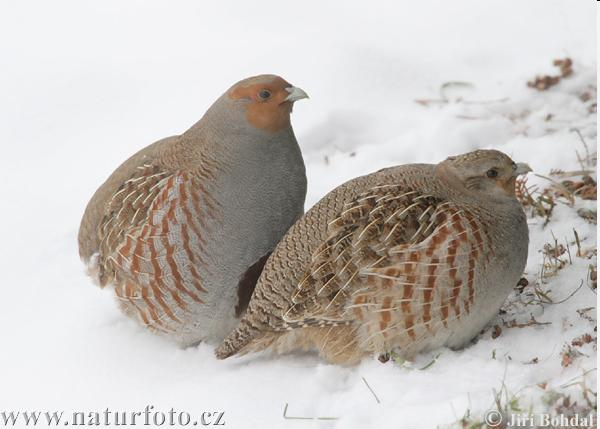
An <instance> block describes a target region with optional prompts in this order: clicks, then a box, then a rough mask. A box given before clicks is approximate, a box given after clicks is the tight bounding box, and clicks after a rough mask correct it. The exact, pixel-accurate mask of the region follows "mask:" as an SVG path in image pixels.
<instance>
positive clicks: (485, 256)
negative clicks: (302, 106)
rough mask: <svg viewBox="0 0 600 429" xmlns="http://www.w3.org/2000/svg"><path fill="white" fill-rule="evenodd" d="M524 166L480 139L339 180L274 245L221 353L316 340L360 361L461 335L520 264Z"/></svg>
mask: <svg viewBox="0 0 600 429" xmlns="http://www.w3.org/2000/svg"><path fill="white" fill-rule="evenodd" d="M529 170H530V169H529V167H528V166H527V165H526V164H515V163H514V162H513V161H512V160H511V159H510V158H509V157H508V156H506V155H505V154H503V153H501V152H498V151H495V150H478V151H475V152H470V153H467V154H464V155H459V156H454V157H450V158H448V159H446V160H445V161H443V162H441V163H439V164H437V165H429V164H413V165H404V166H398V167H392V168H387V169H384V170H381V171H378V172H376V173H373V174H369V175H367V176H363V177H359V178H356V179H353V180H351V181H349V182H347V183H345V184H343V185H341V186H340V187H338V188H336V189H335V190H333V191H332V192H330V193H329V194H328V195H326V196H325V197H324V198H323V199H322V200H321V201H319V202H318V203H317V204H316V205H315V206H314V207H313V208H312V209H311V210H310V211H308V212H307V213H306V214H305V215H304V216H303V217H302V218H301V219H300V220H299V221H298V222H296V224H295V225H294V226H293V227H292V228H290V230H289V231H288V233H287V234H286V235H285V236H284V238H283V239H282V241H281V242H280V243H279V245H278V246H277V247H276V248H275V250H274V252H273V254H272V255H271V256H270V258H269V259H268V260H267V263H266V265H265V268H264V270H263V272H262V274H261V277H260V278H259V280H258V283H257V286H256V289H255V291H254V294H253V296H252V299H251V300H250V305H249V307H248V311H247V312H246V314H245V316H244V317H243V319H242V320H241V322H240V324H239V326H238V328H237V329H236V330H235V331H234V332H232V333H231V334H230V335H229V337H228V338H227V339H226V340H225V341H224V342H223V343H222V344H221V345H220V346H219V347H218V349H217V350H216V354H217V357H218V358H220V359H225V358H227V357H229V356H231V355H233V354H236V353H240V354H243V353H246V352H249V351H257V350H261V349H265V348H270V349H272V350H274V351H275V352H278V353H282V352H286V351H289V350H294V349H316V350H317V351H318V352H319V354H320V355H321V356H322V357H323V358H325V359H326V360H328V361H330V362H334V363H354V362H356V361H358V360H359V359H360V358H362V357H363V356H365V355H369V354H384V353H388V352H390V351H392V350H394V351H397V352H398V353H399V354H400V355H401V356H404V357H407V358H409V357H412V356H414V355H415V354H416V353H418V352H420V351H426V350H430V349H433V348H437V347H441V346H448V347H453V348H457V347H460V346H463V345H465V344H466V343H467V342H468V341H469V340H471V339H472V338H473V337H474V336H476V335H477V334H478V333H479V332H480V331H481V329H482V328H483V327H484V326H485V325H486V324H487V323H488V322H489V321H490V320H491V319H492V318H493V317H494V316H495V315H496V314H497V312H498V310H499V308H500V306H501V305H502V303H503V302H504V300H505V299H506V297H507V295H508V294H509V292H510V291H511V290H512V288H513V287H514V285H516V283H517V281H518V279H519V277H520V275H521V274H522V272H523V269H524V267H525V263H526V260H527V247H528V241H529V238H528V229H527V223H526V218H525V214H524V212H523V209H522V208H521V205H520V204H519V202H518V201H517V199H516V197H515V178H516V177H517V175H519V174H522V173H525V172H527V171H529Z"/></svg>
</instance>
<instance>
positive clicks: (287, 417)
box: [283, 402, 339, 420]
mask: <svg viewBox="0 0 600 429" xmlns="http://www.w3.org/2000/svg"><path fill="white" fill-rule="evenodd" d="M287 410H288V403H287V402H286V403H285V407H283V418H284V419H287V420H337V419H338V418H339V417H300V416H288V415H287Z"/></svg>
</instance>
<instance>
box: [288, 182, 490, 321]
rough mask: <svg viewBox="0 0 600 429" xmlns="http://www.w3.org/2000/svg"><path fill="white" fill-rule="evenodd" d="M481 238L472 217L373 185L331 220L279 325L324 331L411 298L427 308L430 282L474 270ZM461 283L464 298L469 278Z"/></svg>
mask: <svg viewBox="0 0 600 429" xmlns="http://www.w3.org/2000/svg"><path fill="white" fill-rule="evenodd" d="M481 234H482V233H481V232H480V226H479V225H478V224H477V222H476V220H475V219H474V218H473V216H471V215H470V214H469V213H467V212H465V211H464V210H460V209H459V208H458V207H455V206H454V205H453V204H451V203H449V202H446V201H443V200H441V199H439V198H435V197H433V196H430V195H424V194H422V193H420V192H418V191H415V190H412V189H407V188H405V187H401V186H398V185H381V186H375V187H373V188H371V189H370V190H369V191H367V192H365V193H364V194H362V195H360V196H359V197H358V198H357V199H355V200H354V201H352V202H349V203H348V204H346V205H345V207H344V209H343V211H342V212H340V213H339V214H338V216H337V217H336V218H335V219H332V220H331V221H330V223H329V226H328V238H327V240H326V241H325V242H323V243H322V244H321V246H319V247H318V249H317V251H316V252H315V253H314V254H313V255H312V263H311V265H310V267H309V269H308V270H307V272H306V273H305V276H304V277H303V279H302V280H301V282H300V284H299V285H298V287H297V289H296V291H295V293H294V295H293V297H292V304H291V306H290V308H289V309H288V311H287V312H286V313H285V314H284V316H283V320H284V322H285V323H287V324H288V326H315V325H316V326H327V325H335V324H340V323H345V322H348V321H350V320H355V319H357V318H359V319H360V318H361V317H360V316H361V315H362V312H363V311H372V312H382V311H387V310H389V309H391V308H397V307H399V306H400V305H401V304H402V302H410V301H411V300H415V299H416V294H419V296H420V297H422V298H423V297H424V300H423V301H424V302H427V301H428V296H431V294H432V291H433V287H434V286H435V279H437V278H438V277H439V278H441V277H443V276H442V274H444V273H447V274H448V275H447V276H446V277H447V278H449V279H450V278H451V277H452V276H455V277H456V273H457V271H462V269H461V268H462V267H461V266H462V265H465V264H466V265H469V264H472V262H473V261H472V257H473V255H474V254H476V253H477V252H479V251H481V246H482V241H483V240H482V239H481ZM472 243H475V244H474V245H473V244H472ZM471 275H472V274H471ZM444 281H445V280H444ZM469 281H470V283H469ZM464 283H465V285H466V289H467V294H468V293H469V288H472V277H470V280H469V279H465V282H464ZM460 291H461V286H460V285H459V287H458V288H457V289H456V290H454V291H453V290H452V289H450V292H449V295H448V305H451V304H452V302H453V301H452V300H453V299H454V301H456V300H457V299H458V295H457V294H458V293H459V292H460ZM390 292H391V293H390ZM471 293H472V291H471ZM413 294H415V295H414V296H413ZM453 294H454V295H453ZM455 295H456V296H455ZM403 296H404V297H405V299H404V300H403V299H402V297H403ZM393 297H399V299H393ZM417 300H418V299H417ZM429 301H431V300H429Z"/></svg>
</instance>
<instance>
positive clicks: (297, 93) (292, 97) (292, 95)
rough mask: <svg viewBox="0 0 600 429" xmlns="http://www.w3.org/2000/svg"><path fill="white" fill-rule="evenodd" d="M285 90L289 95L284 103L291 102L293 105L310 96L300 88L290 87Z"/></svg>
mask: <svg viewBox="0 0 600 429" xmlns="http://www.w3.org/2000/svg"><path fill="white" fill-rule="evenodd" d="M285 90H286V91H287V92H288V94H289V95H288V96H287V97H285V100H284V101H289V102H291V103H293V102H294V101H298V100H302V99H303V98H308V94H307V93H306V92H304V91H303V90H302V89H300V88H298V87H295V86H290V87H288V88H286V89H285Z"/></svg>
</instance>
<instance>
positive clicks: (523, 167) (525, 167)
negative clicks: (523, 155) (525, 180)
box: [515, 162, 533, 176]
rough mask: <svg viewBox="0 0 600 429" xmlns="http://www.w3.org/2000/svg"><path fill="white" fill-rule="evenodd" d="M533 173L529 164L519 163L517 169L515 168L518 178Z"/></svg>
mask: <svg viewBox="0 0 600 429" xmlns="http://www.w3.org/2000/svg"><path fill="white" fill-rule="evenodd" d="M531 171H533V170H532V169H531V167H530V166H529V164H527V163H524V162H518V163H517V168H515V175H516V176H520V175H522V174H527V173H529V172H531Z"/></svg>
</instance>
